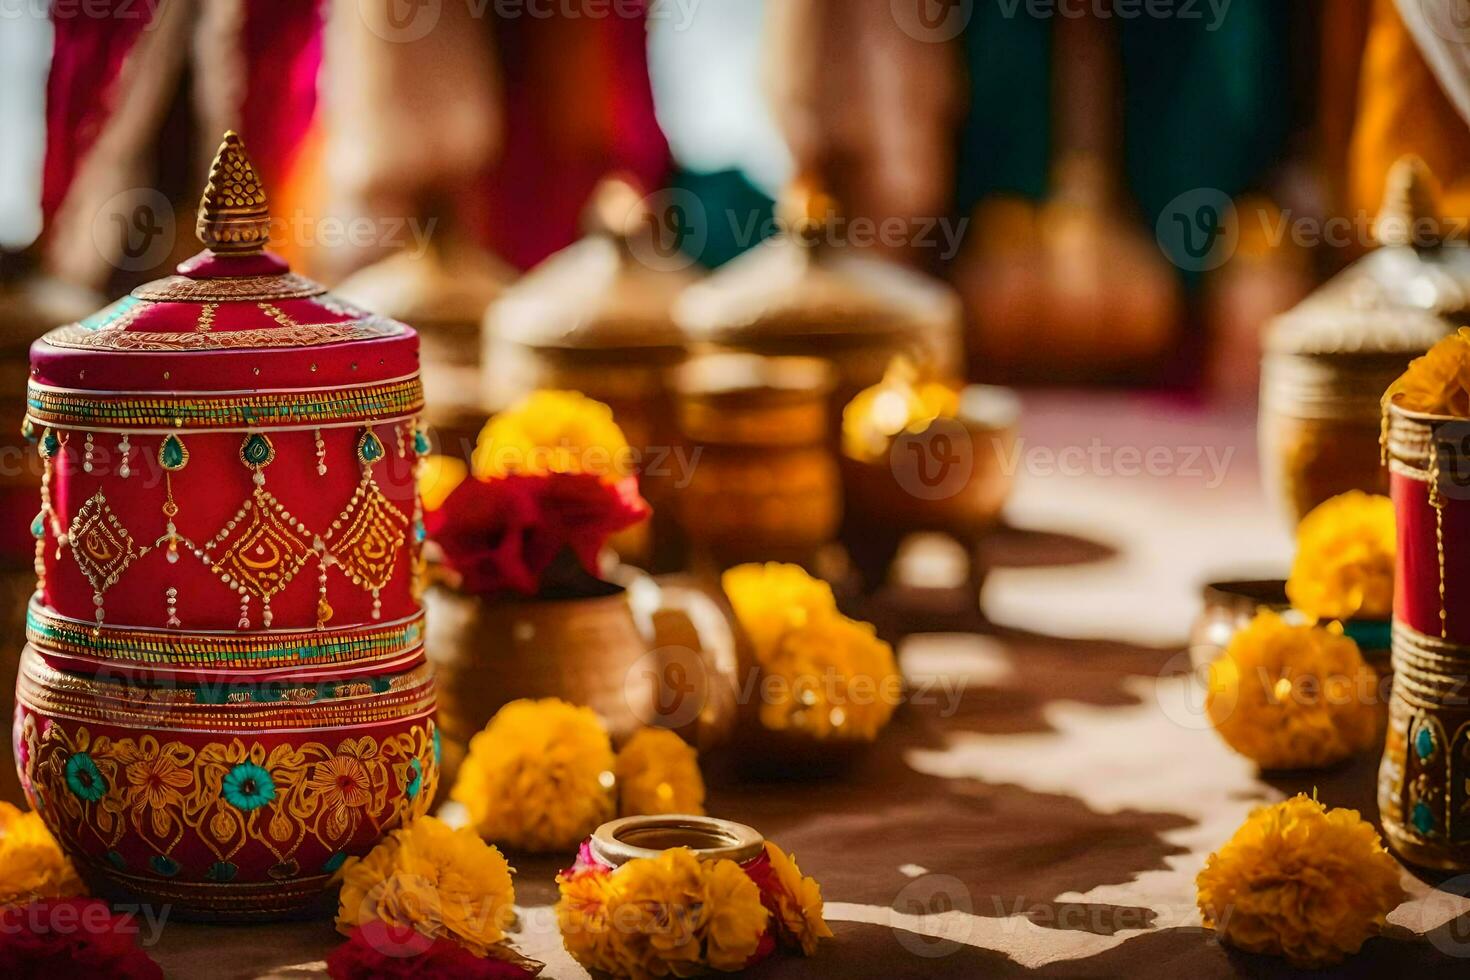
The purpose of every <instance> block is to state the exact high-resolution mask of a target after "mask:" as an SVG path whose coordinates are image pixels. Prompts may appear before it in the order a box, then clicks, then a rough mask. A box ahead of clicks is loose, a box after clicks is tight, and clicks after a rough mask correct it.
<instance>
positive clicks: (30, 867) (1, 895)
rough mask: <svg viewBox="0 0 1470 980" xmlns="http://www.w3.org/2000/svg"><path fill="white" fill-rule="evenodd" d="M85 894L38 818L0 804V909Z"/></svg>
mask: <svg viewBox="0 0 1470 980" xmlns="http://www.w3.org/2000/svg"><path fill="white" fill-rule="evenodd" d="M85 894H87V888H86V886H85V885H83V884H82V882H81V879H80V878H78V877H77V873H76V870H75V869H74V868H73V867H72V864H71V861H70V860H69V859H68V858H67V856H66V855H65V854H63V853H62V852H61V848H60V846H58V845H57V843H56V838H54V837H52V836H51V832H50V831H49V830H47V829H46V825H45V824H44V823H42V822H41V815H40V814H38V813H34V812H28V813H22V812H21V811H20V810H17V809H16V808H15V807H13V806H11V805H10V804H9V803H4V802H0V907H3V906H7V905H27V904H29V903H31V902H34V901H38V900H42V899H53V898H72V897H74V896H77V895H85Z"/></svg>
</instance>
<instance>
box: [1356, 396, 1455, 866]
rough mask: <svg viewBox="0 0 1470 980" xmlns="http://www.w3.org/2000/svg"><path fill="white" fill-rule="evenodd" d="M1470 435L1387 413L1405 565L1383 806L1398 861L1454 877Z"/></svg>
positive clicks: (1435, 420)
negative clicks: (1446, 873) (1467, 451)
mask: <svg viewBox="0 0 1470 980" xmlns="http://www.w3.org/2000/svg"><path fill="white" fill-rule="evenodd" d="M1467 437H1470V420H1467V419H1455V418H1448V417H1444V416H1433V415H1421V414H1417V413H1413V412H1407V411H1404V410H1402V409H1400V408H1398V407H1397V406H1394V405H1390V406H1389V407H1388V409H1387V416H1386V424H1385V443H1386V448H1387V457H1388V467H1389V474H1390V475H1389V480H1390V486H1391V491H1392V495H1393V502H1394V512H1395V515H1396V518H1397V529H1398V558H1397V565H1398V567H1397V570H1396V573H1395V579H1394V620H1393V670H1394V679H1393V695H1392V697H1391V700H1390V702H1389V728H1388V738H1387V742H1386V744H1385V747H1384V753H1383V763H1382V766H1381V767H1380V769H1379V776H1378V807H1379V811H1380V813H1381V815H1382V818H1383V832H1384V837H1385V838H1386V839H1387V840H1388V843H1389V845H1390V846H1391V847H1392V848H1393V849H1394V851H1396V852H1397V853H1398V855H1399V856H1400V857H1402V858H1403V859H1404V860H1406V861H1408V862H1410V863H1412V864H1416V865H1419V866H1421V867H1425V868H1432V869H1435V870H1438V871H1445V872H1454V873H1464V872H1466V871H1470V702H1467V700H1466V693H1465V692H1466V689H1467V685H1470V550H1467V549H1466V548H1465V547H1464V542H1465V541H1466V539H1467V535H1470V456H1467V454H1466V447H1467V446H1470V439H1467Z"/></svg>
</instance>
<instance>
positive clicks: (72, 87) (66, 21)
mask: <svg viewBox="0 0 1470 980" xmlns="http://www.w3.org/2000/svg"><path fill="white" fill-rule="evenodd" d="M99 5H101V6H99ZM102 7H105V9H107V10H108V11H110V12H111V14H112V15H111V16H102V17H99V16H95V13H96V12H97V11H98V10H99V9H101V8H102ZM155 9H156V7H155V5H153V4H146V3H138V2H136V0H93V3H92V4H90V5H89V6H88V10H89V11H90V13H89V14H86V15H84V14H83V13H82V11H81V9H80V8H75V7H54V8H53V9H52V16H51V24H52V29H53V31H54V37H55V44H54V51H53V53H52V56H51V76H50V78H49V79H48V80H47V83H46V163H45V170H44V174H43V178H42V188H41V210H42V215H43V217H44V219H45V220H46V221H47V223H49V222H50V220H51V218H52V216H54V215H55V214H56V211H57V209H59V208H60V207H61V202H62V201H63V200H65V199H66V194H67V191H68V190H69V189H70V188H71V184H72V181H73V180H74V179H75V178H76V175H77V171H78V170H79V169H80V167H81V163H82V160H83V159H84V158H85V157H86V155H87V153H88V152H90V151H91V149H92V147H93V145H94V144H95V143H96V142H97V137H98V136H99V135H101V133H102V129H103V127H104V126H106V124H107V120H108V119H109V118H110V117H111V116H112V113H113V110H114V109H115V108H116V106H117V103H118V100H119V99H120V98H121V97H122V96H123V93H122V91H121V90H120V86H119V85H118V79H119V77H120V76H121V74H122V69H123V65H124V63H125V62H126V61H127V57H128V53H129V52H130V51H132V50H133V45H134V44H135V43H136V42H137V40H138V38H139V37H140V36H141V35H142V33H143V31H144V30H145V29H147V27H148V25H149V23H150V22H151V21H152V18H153V12H154V10H155ZM68 11H69V12H68Z"/></svg>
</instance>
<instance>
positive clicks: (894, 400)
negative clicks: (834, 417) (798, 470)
mask: <svg viewBox="0 0 1470 980" xmlns="http://www.w3.org/2000/svg"><path fill="white" fill-rule="evenodd" d="M959 410H960V395H959V392H957V391H955V390H954V389H953V388H951V387H950V386H949V385H945V384H940V383H938V382H934V381H925V382H921V381H919V379H918V371H917V370H916V369H915V367H914V365H913V362H912V361H910V360H909V359H908V358H906V357H898V358H895V359H894V361H893V363H892V364H890V365H889V367H888V370H887V372H886V373H885V374H884V375H883V380H882V381H880V382H879V383H878V384H876V385H874V386H873V387H871V388H868V389H866V390H864V391H862V392H859V393H858V395H857V396H856V397H855V398H853V400H852V401H850V402H848V403H847V406H846V407H845V408H843V410H842V451H843V452H844V453H846V454H847V455H848V456H850V457H851V458H853V459H856V460H860V461H862V462H868V463H871V462H877V461H879V460H881V459H883V458H884V457H885V456H887V455H888V450H889V447H890V446H891V445H892V444H893V439H894V437H895V436H897V435H898V434H899V433H901V432H905V431H908V432H922V431H924V429H926V428H928V427H929V425H930V423H932V422H933V421H934V420H935V419H938V418H954V417H955V415H956V414H957V413H958V412H959Z"/></svg>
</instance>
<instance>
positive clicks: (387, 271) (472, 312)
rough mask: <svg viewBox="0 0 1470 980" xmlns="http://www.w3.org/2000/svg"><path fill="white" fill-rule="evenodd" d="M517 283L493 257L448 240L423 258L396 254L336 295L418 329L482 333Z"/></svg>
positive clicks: (353, 278)
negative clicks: (494, 306)
mask: <svg viewBox="0 0 1470 980" xmlns="http://www.w3.org/2000/svg"><path fill="white" fill-rule="evenodd" d="M514 280H515V270H514V269H512V268H511V267H510V266H509V265H507V264H506V263H504V262H502V261H501V260H500V259H498V258H496V257H495V256H494V255H492V254H490V253H489V252H487V251H485V250H483V249H481V248H479V247H477V246H475V245H471V244H469V243H467V242H464V241H461V240H458V239H457V238H455V237H452V236H451V237H450V238H449V239H448V240H446V241H443V242H440V241H439V240H438V239H430V241H429V246H428V248H426V249H425V250H424V251H423V252H421V253H414V252H410V251H403V252H397V253H395V254H393V255H390V256H389V257H388V258H386V259H383V260H382V261H380V262H376V263H374V264H373V265H370V266H367V267H366V268H364V269H360V270H358V271H357V272H355V273H353V274H352V275H351V276H348V277H347V278H346V279H345V280H343V281H342V283H341V284H340V285H339V286H338V287H337V288H336V289H335V290H334V292H335V293H336V294H337V295H338V296H340V297H342V298H343V299H345V300H347V301H348V302H351V303H355V304H357V305H358V306H361V307H363V308H364V309H369V310H380V311H383V315H384V316H388V317H392V318H393V319H395V320H402V321H403V322H404V323H407V324H409V325H410V326H414V327H424V326H427V327H430V328H432V327H434V326H439V325H446V326H461V325H463V326H468V327H474V328H478V327H479V324H480V321H481V320H482V319H483V318H484V316H485V311H486V310H487V309H488V308H489V307H490V304H492V303H494V302H495V301H496V300H497V299H499V298H500V296H501V295H502V294H503V293H504V292H505V291H506V289H507V288H509V286H510V284H511V283H512V282H513V281H514Z"/></svg>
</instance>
